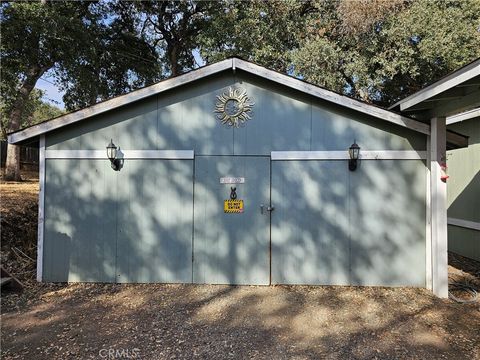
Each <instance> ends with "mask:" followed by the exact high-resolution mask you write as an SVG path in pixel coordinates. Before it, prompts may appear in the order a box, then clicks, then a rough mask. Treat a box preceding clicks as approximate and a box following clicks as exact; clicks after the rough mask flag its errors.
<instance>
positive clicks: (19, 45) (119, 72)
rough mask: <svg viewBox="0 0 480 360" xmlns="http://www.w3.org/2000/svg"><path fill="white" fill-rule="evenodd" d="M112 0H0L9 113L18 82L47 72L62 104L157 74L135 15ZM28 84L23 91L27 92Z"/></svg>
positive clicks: (84, 101)
mask: <svg viewBox="0 0 480 360" xmlns="http://www.w3.org/2000/svg"><path fill="white" fill-rule="evenodd" d="M113 4H114V3H112V2H91V1H75V2H73V1H64V2H63V1H62V2H45V3H40V2H5V3H2V5H1V21H2V42H1V48H0V49H1V56H2V69H1V71H2V73H1V75H2V85H1V91H2V97H3V98H4V101H5V108H6V111H7V112H9V111H11V110H12V106H14V102H15V100H16V99H18V97H19V95H20V93H19V92H21V89H22V86H24V85H25V84H26V83H28V84H30V83H31V82H33V85H34V84H35V82H36V80H38V78H39V77H40V76H42V74H44V73H45V72H46V71H49V72H50V73H51V74H52V76H53V77H55V79H56V81H57V83H58V85H59V86H60V88H61V89H62V90H64V91H65V97H64V103H65V106H66V108H67V109H75V108H79V107H84V106H87V105H90V104H92V103H95V102H97V101H99V100H103V99H106V98H109V97H112V96H115V95H118V94H122V93H125V92H128V91H130V90H131V89H134V88H138V87H140V86H143V85H145V84H147V83H151V82H152V81H155V80H156V79H157V78H158V66H157V62H156V54H155V52H154V51H153V49H152V47H151V46H150V45H149V44H148V43H147V42H146V41H145V39H144V38H143V37H142V36H141V35H139V33H138V31H137V24H136V23H135V19H132V18H131V17H129V16H127V15H126V14H113V13H111V9H112V6H113ZM30 88H33V87H29V88H28V89H27V90H29V91H31V89H30Z"/></svg>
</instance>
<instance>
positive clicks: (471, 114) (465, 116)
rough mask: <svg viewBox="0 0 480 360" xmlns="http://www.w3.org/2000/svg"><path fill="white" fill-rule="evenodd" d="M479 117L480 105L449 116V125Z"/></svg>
mask: <svg viewBox="0 0 480 360" xmlns="http://www.w3.org/2000/svg"><path fill="white" fill-rule="evenodd" d="M477 117H478V118H480V107H479V108H476V109H473V110H469V111H465V112H463V113H460V114H456V115H452V116H449V117H447V125H451V124H455V123H458V122H460V121H465V120H470V119H474V118H477Z"/></svg>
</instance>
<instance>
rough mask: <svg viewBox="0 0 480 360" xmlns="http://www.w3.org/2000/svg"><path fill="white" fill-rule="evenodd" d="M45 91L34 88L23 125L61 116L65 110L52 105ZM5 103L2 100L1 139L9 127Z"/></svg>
mask: <svg viewBox="0 0 480 360" xmlns="http://www.w3.org/2000/svg"><path fill="white" fill-rule="evenodd" d="M43 96H44V92H43V91H42V90H40V89H33V91H32V92H31V93H30V96H29V98H28V101H27V102H26V103H25V109H24V111H23V114H22V119H21V127H22V128H23V127H26V126H30V125H34V124H38V123H40V122H42V121H45V120H49V119H52V118H54V117H57V116H60V115H62V114H64V113H65V112H64V111H63V110H61V109H60V108H58V107H57V106H55V105H52V104H50V103H48V102H46V101H44V100H43V99H42V98H43ZM4 108H5V103H4V101H1V100H0V116H1V118H0V120H1V125H2V132H1V134H0V135H1V139H2V140H5V139H6V129H7V128H8V121H9V119H8V117H7V112H5V111H4Z"/></svg>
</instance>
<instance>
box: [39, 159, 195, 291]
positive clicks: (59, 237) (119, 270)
mask: <svg viewBox="0 0 480 360" xmlns="http://www.w3.org/2000/svg"><path fill="white" fill-rule="evenodd" d="M46 174H47V175H46V188H45V233H44V259H43V274H44V280H45V281H82V282H89V281H93V282H182V283H183V282H190V281H191V277H192V269H191V268H192V261H191V255H192V226H193V224H192V217H193V161H192V160H130V161H128V162H125V165H124V167H123V169H122V170H121V171H119V172H115V171H113V170H112V169H111V168H110V162H109V161H108V160H88V159H81V160H78V159H77V160H70V159H61V160H60V159H49V160H47V161H46Z"/></svg>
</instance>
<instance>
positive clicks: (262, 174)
mask: <svg viewBox="0 0 480 360" xmlns="http://www.w3.org/2000/svg"><path fill="white" fill-rule="evenodd" d="M224 176H231V177H243V178H244V179H245V183H243V184H220V177H224ZM232 187H235V188H236V194H237V199H238V200H243V201H244V212H243V213H242V214H229V213H224V211H223V202H224V200H228V199H230V192H231V188H232ZM262 204H263V205H264V213H263V214H262V213H261V211H260V206H261V205H262ZM269 204H270V159H269V158H268V157H251V156H198V157H196V158H195V231H194V262H193V263H194V268H193V281H194V282H195V283H208V284H255V285H268V284H269V282H270V258H269V247H270V218H269V213H268V211H267V210H266V208H267V206H268V205H269Z"/></svg>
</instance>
